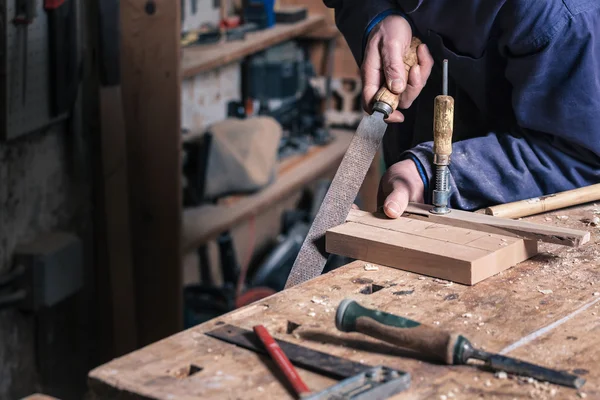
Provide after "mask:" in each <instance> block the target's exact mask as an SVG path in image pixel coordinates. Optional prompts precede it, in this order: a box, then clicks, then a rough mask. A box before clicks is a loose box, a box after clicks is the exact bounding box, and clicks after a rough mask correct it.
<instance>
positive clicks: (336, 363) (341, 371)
mask: <svg viewBox="0 0 600 400" xmlns="http://www.w3.org/2000/svg"><path fill="white" fill-rule="evenodd" d="M206 335H208V336H210V337H213V338H215V339H219V340H222V341H225V342H227V343H231V344H235V345H236V346H240V347H243V348H246V349H248V350H251V351H254V352H257V353H263V354H264V353H266V350H265V347H264V346H263V345H262V343H261V342H260V340H259V339H258V337H257V336H256V335H255V334H254V332H252V331H249V330H247V329H243V328H238V327H237V326H233V325H222V326H220V327H218V328H216V329H214V330H212V331H210V332H206ZM276 342H277V344H278V345H279V347H281V349H282V350H283V352H284V353H285V355H286V356H287V357H288V358H289V359H290V361H291V362H292V363H293V364H294V365H296V366H298V367H300V368H304V369H307V370H309V371H313V372H317V373H319V374H322V375H326V376H329V377H331V378H334V379H346V378H350V377H353V376H356V375H359V374H362V373H364V372H366V371H368V370H370V369H371V368H372V367H371V366H370V365H365V364H361V363H358V362H355V361H352V360H347V359H345V358H340V357H336V356H333V355H331V354H327V353H323V352H320V351H317V350H312V349H309V348H307V347H303V346H299V345H297V344H294V343H290V342H286V341H283V340H276ZM399 373H400V374H401V375H402V376H405V375H407V376H410V374H408V373H405V372H399Z"/></svg>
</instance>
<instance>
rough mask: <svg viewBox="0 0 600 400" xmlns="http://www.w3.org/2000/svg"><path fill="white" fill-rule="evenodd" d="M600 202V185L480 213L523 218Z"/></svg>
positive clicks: (502, 206) (495, 207)
mask: <svg viewBox="0 0 600 400" xmlns="http://www.w3.org/2000/svg"><path fill="white" fill-rule="evenodd" d="M598 200H600V183H599V184H596V185H590V186H586V187H582V188H579V189H573V190H567V191H566V192H560V193H556V194H550V195H548V196H542V197H536V198H533V199H527V200H521V201H516V202H514V203H507V204H501V205H498V206H493V207H488V208H485V209H483V210H481V211H478V212H479V213H484V214H487V215H493V216H495V217H502V218H521V217H527V216H529V215H535V214H539V213H542V212H546V211H552V210H558V209H560V208H564V207H571V206H576V205H578V204H584V203H589V202H590V201H598Z"/></svg>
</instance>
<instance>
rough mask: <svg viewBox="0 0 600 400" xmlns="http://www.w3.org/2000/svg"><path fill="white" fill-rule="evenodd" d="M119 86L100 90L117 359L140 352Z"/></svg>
mask: <svg viewBox="0 0 600 400" xmlns="http://www.w3.org/2000/svg"><path fill="white" fill-rule="evenodd" d="M122 105H123V103H122V101H121V88H120V86H111V87H102V88H101V89H100V126H101V129H102V132H101V150H100V151H101V154H102V178H103V181H102V185H101V186H102V188H101V190H102V192H103V193H102V194H103V199H102V200H103V201H102V204H103V206H104V214H103V217H104V218H103V220H102V221H99V223H102V224H103V228H104V229H103V231H104V235H105V246H106V255H105V257H106V259H105V261H106V266H107V267H108V270H109V276H110V291H111V297H112V302H111V303H112V333H113V338H114V351H115V354H114V355H115V356H121V355H123V354H126V353H128V352H130V351H133V350H135V349H136V348H137V335H138V332H137V326H136V310H135V284H134V270H133V259H132V254H131V229H130V220H129V187H128V182H127V146H126V143H125V141H126V139H127V138H126V135H125V133H126V132H125V122H124V120H123V109H122Z"/></svg>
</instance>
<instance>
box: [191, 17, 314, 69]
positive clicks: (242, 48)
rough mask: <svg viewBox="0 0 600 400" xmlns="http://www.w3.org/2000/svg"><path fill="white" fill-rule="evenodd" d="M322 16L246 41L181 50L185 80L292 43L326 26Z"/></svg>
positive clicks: (279, 26)
mask: <svg viewBox="0 0 600 400" xmlns="http://www.w3.org/2000/svg"><path fill="white" fill-rule="evenodd" d="M324 20H325V19H324V17H323V16H322V15H309V16H308V17H307V18H306V19H305V20H304V21H300V22H297V23H293V24H277V25H275V26H274V27H273V28H271V29H264V30H261V31H257V32H252V33H249V34H248V35H247V36H246V39H245V40H240V41H234V42H226V43H220V44H214V45H206V46H194V47H186V48H184V49H182V51H183V58H182V60H181V68H182V75H183V77H184V78H189V77H191V76H194V75H197V74H199V73H201V72H204V71H208V70H210V69H214V68H217V67H219V66H221V65H225V64H228V63H230V62H233V61H237V60H240V59H242V58H244V57H246V56H248V55H250V54H253V53H256V52H259V51H261V50H264V49H266V48H268V47H271V46H274V45H276V44H279V43H282V42H285V41H286V40H290V39H293V38H295V37H297V36H300V35H302V34H303V33H306V32H308V31H311V30H315V29H317V28H318V27H319V26H321V25H322V24H323V21H324Z"/></svg>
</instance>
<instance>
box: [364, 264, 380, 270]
mask: <svg viewBox="0 0 600 400" xmlns="http://www.w3.org/2000/svg"><path fill="white" fill-rule="evenodd" d="M364 268H365V271H379V267H378V266H377V265H373V264H365V267H364Z"/></svg>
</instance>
